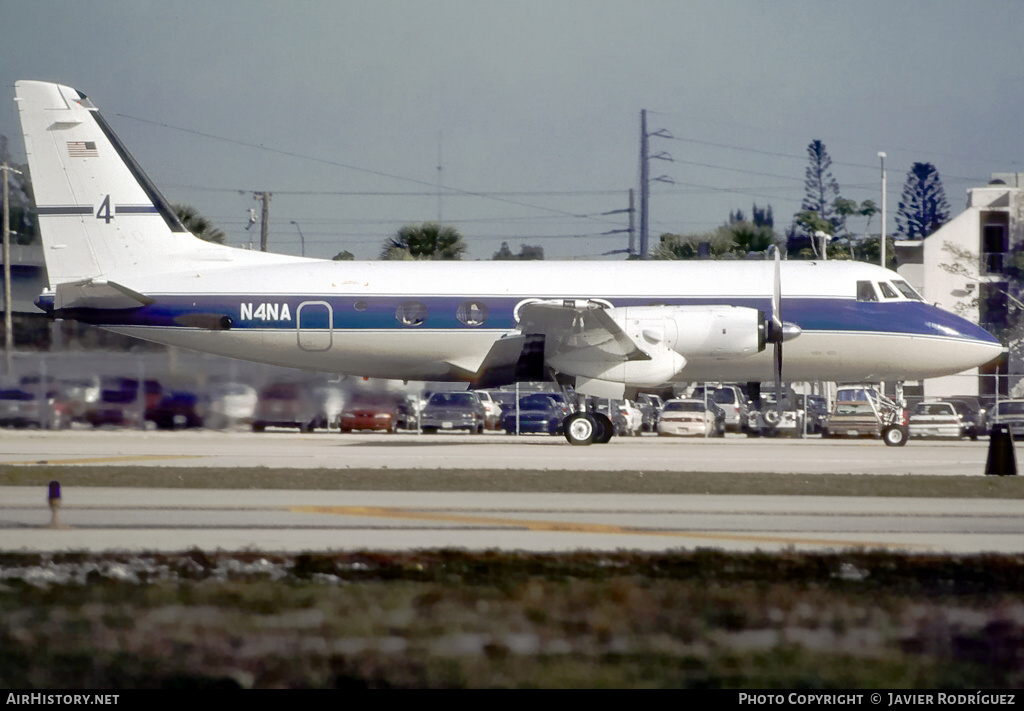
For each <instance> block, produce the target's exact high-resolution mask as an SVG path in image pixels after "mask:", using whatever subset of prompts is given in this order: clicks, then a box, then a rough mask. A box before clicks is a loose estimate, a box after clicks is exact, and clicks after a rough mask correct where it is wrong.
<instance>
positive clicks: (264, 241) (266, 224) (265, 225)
mask: <svg viewBox="0 0 1024 711" xmlns="http://www.w3.org/2000/svg"><path fill="white" fill-rule="evenodd" d="M252 199H253V200H256V201H259V202H262V203H263V210H262V212H261V213H260V251H261V252H266V251H268V250H269V247H270V193H253V196H252Z"/></svg>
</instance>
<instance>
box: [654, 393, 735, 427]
mask: <svg viewBox="0 0 1024 711" xmlns="http://www.w3.org/2000/svg"><path fill="white" fill-rule="evenodd" d="M634 404H635V405H636V406H637V408H639V410H640V412H641V413H642V414H643V425H642V427H641V429H642V430H643V431H644V432H657V431H658V418H659V417H660V416H661V408H663V407H664V406H665V403H664V401H663V400H662V399H661V397H659V396H658V395H653V394H651V393H640V394H639V395H637V396H636V401H635V403H634ZM722 414H723V415H724V414H725V412H724V411H723V413H722Z"/></svg>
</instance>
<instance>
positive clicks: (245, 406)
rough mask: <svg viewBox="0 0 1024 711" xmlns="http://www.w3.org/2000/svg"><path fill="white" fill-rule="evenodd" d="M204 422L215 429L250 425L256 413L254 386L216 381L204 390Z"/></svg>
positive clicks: (256, 396) (256, 397)
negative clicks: (205, 401) (205, 403)
mask: <svg viewBox="0 0 1024 711" xmlns="http://www.w3.org/2000/svg"><path fill="white" fill-rule="evenodd" d="M206 399H207V410H206V418H205V421H204V424H205V426H206V427H212V428H215V429H228V428H230V427H236V426H239V425H245V426H251V425H252V421H253V418H254V416H255V414H256V402H257V399H258V395H257V393H256V388H254V387H252V386H251V385H246V384H245V383H230V382H229V383H218V384H216V385H213V386H211V387H210V388H208V389H207V391H206Z"/></svg>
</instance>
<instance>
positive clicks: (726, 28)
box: [0, 0, 1024, 259]
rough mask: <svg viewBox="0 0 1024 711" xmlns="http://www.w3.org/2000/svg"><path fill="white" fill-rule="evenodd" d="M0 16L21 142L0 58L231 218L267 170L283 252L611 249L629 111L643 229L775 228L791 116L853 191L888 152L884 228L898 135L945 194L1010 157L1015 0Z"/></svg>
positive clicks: (434, 5)
mask: <svg viewBox="0 0 1024 711" xmlns="http://www.w3.org/2000/svg"><path fill="white" fill-rule="evenodd" d="M0 23H2V26H0V85H2V87H3V90H4V92H5V93H4V95H3V96H2V97H0V133H2V134H4V135H7V136H8V137H9V138H11V145H12V152H13V153H14V155H15V157H16V159H17V160H19V161H21V160H23V159H24V147H23V144H22V142H21V137H20V136H21V133H20V126H19V124H18V120H17V112H16V110H15V108H14V102H13V101H12V98H13V93H14V82H15V81H16V80H18V79H44V80H52V81H59V82H61V83H64V84H69V85H71V86H74V87H75V88H77V89H80V90H81V91H83V92H84V93H86V94H88V95H89V97H90V98H91V99H92V100H93V102H94V103H95V104H96V105H97V106H99V108H100V110H101V111H102V112H103V114H104V116H105V117H106V119H107V120H108V122H109V123H110V124H111V125H112V126H113V128H114V130H115V131H116V132H117V133H118V135H119V136H120V137H121V139H122V140H123V141H124V143H125V144H126V145H127V146H128V148H129V150H130V151H132V153H133V154H134V155H135V157H136V158H137V159H138V160H139V162H140V163H141V164H142V166H143V167H144V168H145V170H146V171H147V172H148V173H149V175H150V177H152V178H153V180H154V182H156V183H157V185H158V186H159V187H160V188H161V190H162V191H163V192H164V194H165V195H166V196H167V197H168V198H169V199H171V200H172V201H174V202H184V203H189V204H192V205H194V206H196V207H197V208H198V209H199V210H200V212H202V213H203V214H204V215H205V216H207V217H208V218H210V219H212V220H213V221H214V222H215V223H217V224H218V225H219V226H220V227H221V228H222V229H223V230H224V231H225V232H226V233H227V235H228V239H229V242H230V243H231V244H235V245H242V244H246V243H248V241H249V239H250V238H252V239H254V240H255V241H256V242H257V243H258V239H259V235H258V227H255V228H253V230H252V231H251V232H246V231H245V229H244V227H245V224H246V218H247V215H248V210H249V208H251V207H252V208H257V207H258V205H257V203H255V202H254V201H253V198H252V193H253V191H264V190H267V191H270V192H272V193H273V194H274V195H273V199H272V202H271V209H270V212H271V249H273V250H274V251H281V252H288V253H294V254H298V253H299V250H300V240H299V230H300V229H301V232H302V234H303V235H304V236H305V241H306V253H307V255H311V256H320V257H330V256H333V255H334V254H335V253H337V252H338V251H340V250H342V249H347V250H349V251H351V252H353V253H354V254H355V255H356V256H357V257H358V258H376V256H377V253H378V252H379V250H380V245H381V244H382V243H383V241H384V239H385V238H386V237H387V236H388V235H390V234H392V233H393V232H394V231H395V230H396V229H397V228H398V227H400V226H402V225H404V224H408V223H418V222H422V221H426V220H437V219H438V217H439V216H440V218H441V220H442V221H443V222H445V223H450V224H453V225H455V226H457V227H458V228H459V230H460V231H461V232H462V233H463V234H464V235H465V237H466V240H467V243H468V245H469V248H470V257H471V258H482V259H489V258H490V257H491V255H492V254H493V253H494V252H495V251H496V250H497V249H498V247H499V246H500V244H501V242H502V241H508V242H509V243H510V245H511V246H512V248H513V250H518V248H519V245H520V244H523V243H526V244H539V245H541V246H543V247H544V249H545V252H546V254H547V256H548V257H549V258H552V257H565V258H568V257H577V256H587V257H596V256H598V255H601V254H602V253H604V252H607V251H610V250H614V249H621V248H624V247H625V246H626V240H627V237H626V235H625V234H616V235H602V233H604V232H607V231H610V230H617V229H624V228H625V227H626V226H627V217H626V215H623V214H619V215H606V216H602V215H601V213H605V212H609V211H613V210H622V209H625V208H626V207H627V206H628V205H627V201H628V191H629V189H630V188H635V189H638V184H639V142H640V140H639V136H640V110H641V109H647V110H648V130H649V132H654V131H657V130H659V129H664V130H665V131H667V132H668V133H670V134H671V136H672V138H652V139H651V152H652V153H659V152H662V151H664V152H667V153H668V154H670V155H671V157H672V158H673V159H674V161H673V162H671V163H670V162H666V161H652V165H651V177H652V178H654V177H658V176H661V175H665V176H668V177H669V178H671V180H673V181H674V184H669V183H665V182H656V183H654V184H653V186H652V198H651V211H650V215H651V218H650V219H651V235H652V240H656V239H657V235H658V234H660V233H661V232H666V231H672V232H695V231H702V230H708V229H712V228H714V227H715V226H717V225H719V224H721V223H722V222H724V221H725V220H726V219H727V218H728V215H729V212H730V210H734V209H742V210H744V212H746V213H747V214H749V213H750V207H751V204H752V203H754V202H756V203H757V204H758V205H759V206H765V205H771V206H772V208H773V211H774V214H775V219H776V228H777V229H779V230H780V231H782V230H783V229H784V228H785V226H786V225H788V224H789V222H790V220H791V217H792V214H793V213H794V212H795V211H797V210H799V209H800V202H801V199H802V197H803V193H804V188H803V176H804V169H805V168H806V166H807V155H806V148H807V144H808V143H809V142H810V141H811V140H812V139H821V140H823V141H824V142H825V145H826V147H827V148H828V151H829V153H830V154H831V156H832V159H833V161H834V164H833V173H834V174H835V177H836V178H837V179H838V181H839V184H840V187H841V192H842V194H843V196H844V197H848V198H851V199H854V200H857V201H861V200H864V199H867V198H872V199H874V200H875V201H876V202H879V201H880V170H879V160H878V158H877V153H878V151H885V152H886V153H887V154H888V158H887V159H886V168H887V169H888V185H889V190H888V195H889V229H890V230H892V229H893V228H894V226H895V221H894V220H893V215H894V213H895V210H896V203H897V201H898V199H899V195H900V192H901V189H902V185H903V182H904V180H905V178H906V174H907V171H908V170H909V168H910V165H911V163H913V162H915V161H919V162H931V163H934V164H935V165H936V167H937V168H938V169H939V173H940V175H941V176H942V180H943V184H944V185H945V188H946V193H947V196H948V198H949V202H950V204H951V206H952V208H953V213H954V214H956V213H957V212H959V211H960V210H961V209H962V208H963V206H964V199H965V190H966V189H967V188H968V187H971V186H973V185H978V184H984V183H985V182H987V181H988V178H989V175H990V174H991V173H993V172H1013V171H1022V172H1024V155H1022V154H1024V140H1022V139H1024V91H1022V90H1021V87H1022V79H1024V41H1022V39H1021V38H1022V37H1024V4H1022V3H1021V2H1020V0H975V1H974V2H967V1H966V0H914V1H903V2H901V1H900V0H880V1H878V2H875V1H870V0H868V1H864V0H860V1H858V2H830V1H827V0H819V1H816V2H809V1H808V2H796V1H790V0H774V1H771V2H768V1H767V0H766V1H763V2H756V1H753V0H710V1H708V2H704V1H686V2H683V1H677V2H670V1H657V0H614V1H612V0H587V1H583V0H578V1H568V0H540V1H536V2H534V1H532V0H525V1H524V0H514V1H513V0H501V1H500V2H492V1H488V0H472V1H468V0H467V1H462V0H444V1H441V0H421V1H419V2H414V1H412V0H402V1H393V2H388V1H387V0H369V1H366V2H363V1H344V2H342V1H338V2H324V1H321V2H312V1H307V2H304V1H302V0H288V2H276V1H271V0H266V1H245V2H243V1H241V0H224V1H218V2H210V1H209V0H202V1H201V2H177V1H175V0H154V1H152V2H145V1H142V0H133V1H130V2H129V1H126V0H92V1H90V2H71V1H70V0H65V1H57V0H0ZM439 165H440V168H441V169H440V171H439V170H438V166H439ZM439 182H440V184H441V185H442V186H443V187H442V188H441V189H440V190H439V188H438V184H439ZM439 192H440V194H441V198H440V199H439V197H438V195H439ZM292 222H296V223H298V225H297V226H296V225H295V224H292ZM851 227H853V228H855V229H862V228H863V224H862V223H861V222H854V223H851ZM874 228H875V229H877V220H876V222H875V226H874ZM616 258H620V259H621V258H622V257H621V256H618V257H616Z"/></svg>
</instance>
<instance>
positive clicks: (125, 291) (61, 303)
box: [53, 279, 154, 310]
mask: <svg viewBox="0 0 1024 711" xmlns="http://www.w3.org/2000/svg"><path fill="white" fill-rule="evenodd" d="M153 301H154V300H153V299H152V298H150V297H148V296H146V295H145V294H140V293H139V292H137V291H135V290H133V289H129V288H128V287H127V286H124V285H123V284H118V283H116V282H112V281H105V280H103V279H83V280H82V281H75V282H67V283H64V284H58V285H57V295H56V298H55V299H54V302H53V306H54V308H55V309H58V310H60V309H134V308H138V307H139V306H148V305H149V304H152V303H153Z"/></svg>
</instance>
